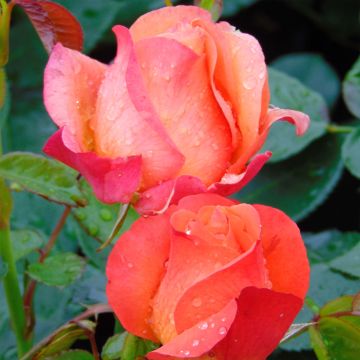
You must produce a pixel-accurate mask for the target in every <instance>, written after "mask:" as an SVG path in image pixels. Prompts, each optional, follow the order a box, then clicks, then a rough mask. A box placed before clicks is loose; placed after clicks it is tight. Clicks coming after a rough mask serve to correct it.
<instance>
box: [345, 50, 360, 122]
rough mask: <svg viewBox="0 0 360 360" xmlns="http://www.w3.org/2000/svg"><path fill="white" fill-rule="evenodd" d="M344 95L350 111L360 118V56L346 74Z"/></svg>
mask: <svg viewBox="0 0 360 360" xmlns="http://www.w3.org/2000/svg"><path fill="white" fill-rule="evenodd" d="M343 96H344V101H345V103H346V105H347V107H348V109H349V110H350V112H351V113H352V114H353V115H355V116H356V117H357V118H360V57H358V59H357V60H356V62H355V63H354V65H353V66H352V67H351V69H350V70H349V72H348V73H347V74H346V76H345V80H344V82H343Z"/></svg>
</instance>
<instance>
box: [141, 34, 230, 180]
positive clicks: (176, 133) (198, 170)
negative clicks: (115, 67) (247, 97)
mask: <svg viewBox="0 0 360 360" xmlns="http://www.w3.org/2000/svg"><path fill="white" fill-rule="evenodd" d="M136 55H137V58H138V61H139V63H140V64H142V75H143V78H144V81H145V86H146V89H147V92H148V94H149V97H150V99H151V102H152V103H153V104H154V107H155V109H156V112H157V114H159V116H160V118H161V121H162V123H163V125H164V127H165V128H166V130H167V132H168V133H169V134H170V135H171V138H172V140H173V141H174V143H175V144H176V146H177V148H178V149H179V151H180V152H181V153H182V154H183V155H184V156H185V164H184V165H183V167H182V169H181V170H180V172H179V174H178V175H192V176H195V177H198V178H200V179H201V181H202V182H203V183H204V184H205V185H209V184H211V183H213V182H214V181H217V180H219V179H220V178H221V176H222V175H223V174H224V172H225V170H226V168H227V165H228V162H229V161H230V158H231V135H230V131H229V128H228V125H227V122H226V119H225V118H224V116H223V114H222V111H221V109H220V108H219V106H218V104H217V101H216V99H215V98H214V96H213V93H212V90H211V84H210V81H209V76H208V71H207V63H206V58H205V57H203V56H202V57H199V56H197V55H196V54H195V53H194V52H193V51H192V50H190V49H189V48H187V47H185V46H184V45H182V44H180V43H178V42H177V41H175V40H172V39H166V38H161V37H157V38H150V39H145V40H142V41H140V42H138V43H137V44H136ZM209 168H210V169H211V171H209Z"/></svg>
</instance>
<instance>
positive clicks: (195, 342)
mask: <svg viewBox="0 0 360 360" xmlns="http://www.w3.org/2000/svg"><path fill="white" fill-rule="evenodd" d="M199 344H200V341H199V340H198V339H195V340H193V342H192V346H193V347H196V346H199Z"/></svg>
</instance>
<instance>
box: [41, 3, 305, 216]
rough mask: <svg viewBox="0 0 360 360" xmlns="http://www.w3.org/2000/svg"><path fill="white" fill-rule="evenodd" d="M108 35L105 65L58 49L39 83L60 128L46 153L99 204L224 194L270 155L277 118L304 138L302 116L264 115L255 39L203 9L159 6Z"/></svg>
mask: <svg viewBox="0 0 360 360" xmlns="http://www.w3.org/2000/svg"><path fill="white" fill-rule="evenodd" d="M113 30H114V33H115V35H116V39H117V47H118V50H117V54H116V57H115V59H114V62H113V63H111V64H110V65H104V64H102V63H100V62H98V61H96V60H93V59H91V58H89V57H87V56H85V55H82V54H81V53H79V52H77V51H74V50H70V49H67V48H64V47H63V46H62V45H61V44H57V45H56V46H55V48H54V50H53V51H52V53H51V55H50V59H49V62H48V64H47V66H46V70H45V79H44V101H45V106H46V109H47V111H48V113H49V115H50V117H51V118H52V120H53V121H54V122H55V123H56V124H57V125H58V126H59V127H60V129H59V130H58V131H57V132H56V133H55V134H54V135H53V136H52V137H51V138H50V139H49V140H48V142H47V144H46V145H45V147H44V151H45V153H46V154H48V155H50V156H52V157H54V158H56V159H58V160H60V161H62V162H64V163H65V164H67V165H69V166H71V167H73V168H74V169H76V170H78V171H79V172H80V173H81V174H82V175H83V176H84V177H85V178H86V179H87V180H88V182H89V183H90V184H91V185H92V187H93V189H94V191H95V194H96V196H97V197H98V198H99V199H100V200H102V201H103V202H107V203H113V202H130V201H132V202H135V201H137V203H136V204H135V206H136V207H137V209H138V211H139V212H141V213H160V212H162V211H164V210H165V209H166V207H167V206H168V205H169V204H171V203H176V202H177V201H178V200H179V199H180V198H182V197H183V196H186V195H190V194H196V193H201V192H216V193H219V194H221V195H224V196H226V195H229V194H231V193H234V192H236V191H238V190H239V189H241V188H242V187H243V186H244V185H245V184H246V183H247V182H248V181H250V180H251V178H252V177H253V176H255V174H256V173H257V172H258V171H259V170H260V168H261V167H262V166H263V164H264V163H265V162H266V161H267V160H268V158H269V157H270V153H269V152H268V153H265V154H261V155H257V156H254V155H255V154H256V153H257V152H258V150H259V149H260V148H261V147H262V145H263V144H264V142H265V139H266V136H267V134H268V131H269V128H270V126H271V124H272V123H273V122H274V121H276V120H279V119H282V120H287V121H289V122H291V123H294V124H295V125H296V128H297V133H298V134H302V133H303V132H304V131H305V130H306V129H307V127H308V124H309V118H308V116H306V115H304V114H303V113H301V112H298V111H292V110H282V109H278V108H269V99H270V93H269V86H268V76H267V69H266V64H265V61H264V55H263V52H262V50H261V47H260V45H259V43H258V42H257V40H256V39H255V38H253V37H252V36H250V35H248V34H244V33H241V32H239V31H237V30H235V29H234V28H233V27H232V26H230V25H229V24H228V23H226V22H220V23H213V22H212V20H211V17H210V14H209V13H208V12H207V11H205V10H202V9H200V8H198V7H194V6H177V7H166V8H162V9H160V10H156V11H152V12H150V13H148V14H146V15H144V16H142V17H140V18H139V19H138V20H137V21H136V22H135V23H134V24H133V25H132V26H131V27H130V29H127V28H125V27H123V26H115V27H114V28H113ZM249 161H250V163H249ZM248 163H249V164H248ZM134 194H136V196H134Z"/></svg>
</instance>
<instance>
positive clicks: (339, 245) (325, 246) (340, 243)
mask: <svg viewBox="0 0 360 360" xmlns="http://www.w3.org/2000/svg"><path fill="white" fill-rule="evenodd" d="M303 238H304V241H305V244H306V247H307V250H308V256H309V259H310V261H311V263H322V262H327V261H331V260H333V259H335V258H336V257H338V256H341V255H344V254H346V253H347V252H348V251H350V250H351V249H352V248H353V247H354V246H355V245H356V244H358V243H359V242H360V233H358V232H351V231H349V232H340V231H338V230H327V231H322V232H319V233H315V234H312V233H304V234H303Z"/></svg>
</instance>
